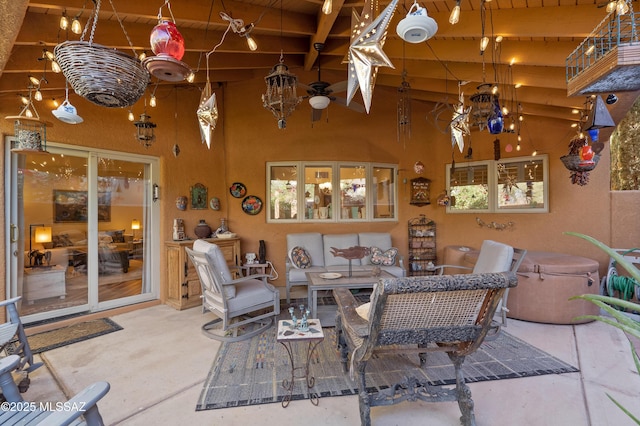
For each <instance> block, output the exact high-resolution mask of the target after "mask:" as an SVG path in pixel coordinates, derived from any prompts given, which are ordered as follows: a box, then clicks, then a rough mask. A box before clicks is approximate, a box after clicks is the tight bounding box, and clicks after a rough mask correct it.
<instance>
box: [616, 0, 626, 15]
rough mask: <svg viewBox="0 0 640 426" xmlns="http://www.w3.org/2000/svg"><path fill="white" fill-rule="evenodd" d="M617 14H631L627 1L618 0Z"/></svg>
mask: <svg viewBox="0 0 640 426" xmlns="http://www.w3.org/2000/svg"><path fill="white" fill-rule="evenodd" d="M616 13H617V14H618V15H626V14H627V13H629V5H628V4H627V2H626V0H618V2H617V3H616Z"/></svg>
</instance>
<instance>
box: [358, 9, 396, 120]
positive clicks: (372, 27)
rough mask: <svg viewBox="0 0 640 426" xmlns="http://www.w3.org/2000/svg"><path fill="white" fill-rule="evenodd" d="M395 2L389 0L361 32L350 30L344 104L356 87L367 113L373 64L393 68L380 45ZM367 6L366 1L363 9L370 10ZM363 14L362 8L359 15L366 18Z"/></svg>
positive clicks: (371, 86)
mask: <svg viewBox="0 0 640 426" xmlns="http://www.w3.org/2000/svg"><path fill="white" fill-rule="evenodd" d="M372 1H373V0H372ZM397 4H398V0H392V1H391V3H389V5H388V6H387V7H386V8H385V9H384V10H383V11H382V13H381V14H380V15H379V16H378V17H377V18H376V19H374V20H373V21H372V22H371V23H370V24H369V25H367V26H366V27H364V29H362V31H361V32H358V31H356V33H355V34H353V33H352V35H351V40H352V41H351V45H350V46H349V75H348V85H347V105H349V102H350V101H351V100H352V99H353V96H354V95H355V93H356V91H357V89H358V87H359V88H360V92H361V93H362V99H363V101H364V107H365V109H366V111H367V113H369V110H370V108H371V98H372V96H373V88H374V86H375V80H376V74H377V68H378V67H382V66H384V67H391V68H394V66H393V64H392V63H391V60H390V59H389V57H388V56H387V55H386V54H385V53H384V51H383V50H382V48H383V47H384V43H385V41H386V36H387V28H388V27H389V23H390V22H391V18H393V14H394V12H395V8H396V6H397ZM367 6H368V8H369V9H368V8H367ZM370 8H371V6H370V4H369V2H368V3H367V4H366V5H365V9H364V10H370ZM366 16H367V15H366V14H365V12H364V11H363V15H361V17H364V18H366Z"/></svg>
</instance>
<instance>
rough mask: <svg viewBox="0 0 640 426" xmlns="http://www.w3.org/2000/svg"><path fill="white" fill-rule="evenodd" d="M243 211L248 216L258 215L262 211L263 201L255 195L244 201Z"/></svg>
mask: <svg viewBox="0 0 640 426" xmlns="http://www.w3.org/2000/svg"><path fill="white" fill-rule="evenodd" d="M242 210H243V211H244V212H245V213H247V214H251V215H254V214H258V213H260V211H261V210H262V200H261V199H260V198H258V197H256V196H255V195H249V196H248V197H245V198H244V200H242Z"/></svg>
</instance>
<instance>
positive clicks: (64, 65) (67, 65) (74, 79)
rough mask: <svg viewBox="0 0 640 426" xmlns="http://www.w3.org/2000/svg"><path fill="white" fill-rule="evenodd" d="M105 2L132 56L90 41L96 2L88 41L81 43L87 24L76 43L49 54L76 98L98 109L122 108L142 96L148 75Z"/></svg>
mask: <svg viewBox="0 0 640 426" xmlns="http://www.w3.org/2000/svg"><path fill="white" fill-rule="evenodd" d="M109 3H110V4H111V7H112V8H113V13H114V15H115V16H116V18H117V19H118V23H120V27H121V28H122V30H123V31H124V34H125V36H126V37H127V41H128V42H129V46H131V50H132V51H133V56H129V55H127V54H125V53H123V52H120V51H118V50H115V49H112V48H109V47H106V46H102V45H99V44H96V43H94V42H93V36H94V34H95V31H96V24H97V23H98V13H99V11H100V0H95V3H94V11H93V13H92V16H91V17H90V18H89V20H91V19H93V22H92V25H91V34H90V36H89V41H84V37H85V34H86V32H87V29H88V28H89V24H88V23H87V25H86V26H85V29H84V32H83V33H82V35H81V37H80V40H79V41H65V42H62V43H60V44H58V45H57V46H56V47H55V49H54V51H53V53H54V55H55V60H56V62H57V63H58V64H59V65H60V68H61V69H62V73H63V74H64V76H65V78H66V79H67V81H68V82H69V84H70V85H71V87H72V88H73V90H74V91H75V92H76V93H77V94H78V95H80V96H82V97H83V98H85V99H87V100H88V101H90V102H93V103H94V104H96V105H99V106H104V107H109V108H124V107H129V106H131V105H133V104H135V103H136V102H137V101H138V99H140V97H142V95H143V94H144V92H145V90H146V88H147V85H148V84H149V73H148V72H147V70H146V69H145V68H144V67H143V66H142V64H141V63H140V61H139V60H138V58H137V55H136V54H135V53H136V52H135V49H134V48H133V43H132V42H131V40H130V39H129V36H128V34H127V32H126V30H125V29H124V26H123V25H122V21H121V20H120V17H119V16H118V13H117V12H116V10H115V8H114V7H113V2H112V1H111V0H109Z"/></svg>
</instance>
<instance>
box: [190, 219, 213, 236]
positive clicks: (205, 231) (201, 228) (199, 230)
mask: <svg viewBox="0 0 640 426" xmlns="http://www.w3.org/2000/svg"><path fill="white" fill-rule="evenodd" d="M193 232H195V234H196V236H197V237H198V238H209V236H210V235H211V227H210V226H209V225H207V223H206V222H205V221H204V219H200V223H198V225H197V226H196V227H195V229H194V230H193Z"/></svg>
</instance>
